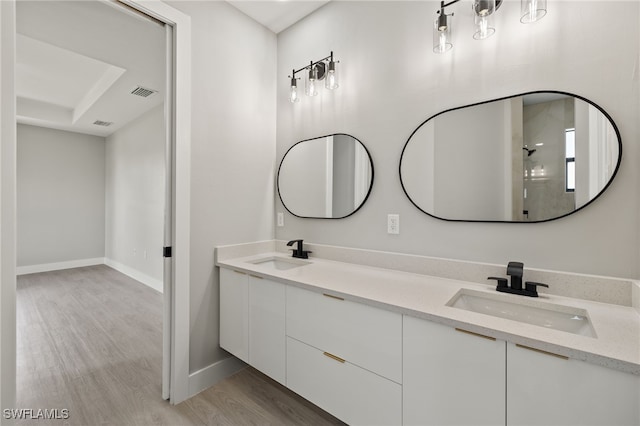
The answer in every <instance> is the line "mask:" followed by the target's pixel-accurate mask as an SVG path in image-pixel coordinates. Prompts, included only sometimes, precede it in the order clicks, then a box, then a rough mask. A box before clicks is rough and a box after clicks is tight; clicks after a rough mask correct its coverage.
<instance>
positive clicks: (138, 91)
mask: <svg viewBox="0 0 640 426" xmlns="http://www.w3.org/2000/svg"><path fill="white" fill-rule="evenodd" d="M157 92H158V91H157V90H153V89H147V88H146V87H142V86H138V87H136V88H135V89H133V90H132V91H131V94H132V95H136V96H140V97H143V98H148V97H149V96H152V95H154V94H156V93H157Z"/></svg>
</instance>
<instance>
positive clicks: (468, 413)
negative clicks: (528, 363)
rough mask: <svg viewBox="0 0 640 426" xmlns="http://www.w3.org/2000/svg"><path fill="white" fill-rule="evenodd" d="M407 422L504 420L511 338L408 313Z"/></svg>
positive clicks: (493, 422) (405, 335)
mask: <svg viewBox="0 0 640 426" xmlns="http://www.w3.org/2000/svg"><path fill="white" fill-rule="evenodd" d="M403 344H404V346H403V366H404V368H403V378H402V388H403V423H404V424H405V425H504V422H505V398H504V396H505V381H506V378H505V354H506V348H505V345H506V342H504V341H500V340H495V339H491V338H486V337H482V336H479V335H473V334H469V333H466V332H462V331H458V330H456V329H455V328H452V327H447V326H443V325H440V324H436V323H434V322H430V321H425V320H421V319H417V318H413V317H409V316H406V315H405V316H404V318H403Z"/></svg>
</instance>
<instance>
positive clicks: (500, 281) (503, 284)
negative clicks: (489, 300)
mask: <svg viewBox="0 0 640 426" xmlns="http://www.w3.org/2000/svg"><path fill="white" fill-rule="evenodd" d="M487 279H488V280H496V281H497V282H498V287H496V290H497V289H499V288H508V287H509V284H508V280H507V279H506V278H502V277H487Z"/></svg>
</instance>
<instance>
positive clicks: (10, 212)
mask: <svg viewBox="0 0 640 426" xmlns="http://www.w3.org/2000/svg"><path fill="white" fill-rule="evenodd" d="M99 1H109V0H99ZM118 1H119V2H120V3H123V4H125V5H127V6H129V7H132V8H134V9H136V10H138V11H140V12H142V13H145V14H147V15H149V16H151V17H153V18H155V19H157V20H159V21H162V22H164V23H166V24H167V25H170V26H171V27H172V28H173V93H172V98H173V111H172V114H171V117H170V119H171V124H172V127H173V141H174V144H173V184H172V187H173V188H172V189H173V208H172V218H171V222H172V224H171V225H172V229H173V232H172V238H171V240H172V246H173V250H172V258H171V263H172V264H171V269H172V275H171V284H172V285H171V291H169V292H165V294H164V299H165V303H169V306H171V321H170V324H167V323H166V322H164V323H163V327H169V328H170V337H171V356H170V390H169V397H170V401H171V403H172V404H178V403H180V402H182V401H184V400H185V399H187V398H188V397H189V396H190V395H189V334H190V333H189V323H190V314H189V278H190V277H189V258H190V256H189V250H190V206H191V202H190V200H191V199H190V187H191V184H190V181H191V18H190V17H189V16H188V15H185V14H184V13H182V12H180V11H178V10H177V9H174V8H173V7H171V6H169V5H167V4H165V3H163V2H161V1H159V0H151V1H149V0H118ZM0 34H1V35H2V37H1V41H0V93H1V95H2V96H1V98H0V173H1V176H2V178H1V181H0V276H1V282H0V378H1V380H0V382H1V383H2V385H1V386H0V408H2V409H5V408H15V404H16V255H15V253H16V219H17V218H16V97H15V50H16V48H15V39H16V24H15V0H2V1H0ZM168 118H169V117H168ZM0 421H2V420H1V419H0Z"/></svg>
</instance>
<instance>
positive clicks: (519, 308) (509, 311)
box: [447, 289, 596, 337]
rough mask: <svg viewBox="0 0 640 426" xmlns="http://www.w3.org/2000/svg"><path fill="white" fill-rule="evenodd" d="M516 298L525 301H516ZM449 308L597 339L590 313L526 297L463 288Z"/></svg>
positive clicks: (448, 303)
mask: <svg viewBox="0 0 640 426" xmlns="http://www.w3.org/2000/svg"><path fill="white" fill-rule="evenodd" d="M516 297H520V298H521V299H515V298H516ZM447 306H451V307H453V308H458V309H464V310H466V311H472V312H477V313H479V314H484V315H491V316H494V317H499V318H506V319H510V320H513V321H519V322H524V323H527V324H532V325H536V326H539V327H546V328H551V329H554V330H560V331H566V332H568V333H573V334H578V335H581V336H588V337H596V333H595V331H594V329H593V326H592V325H591V321H590V320H589V314H588V313H587V311H586V310H584V309H580V308H574V307H572V306H564V305H556V304H551V303H545V302H540V301H538V300H529V299H526V298H524V297H523V296H512V297H509V296H507V297H504V296H502V295H499V294H491V293H484V292H481V291H475V290H470V289H461V290H460V291H459V292H458V293H457V294H456V295H455V296H453V297H452V298H451V300H449V301H448V302H447Z"/></svg>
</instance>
